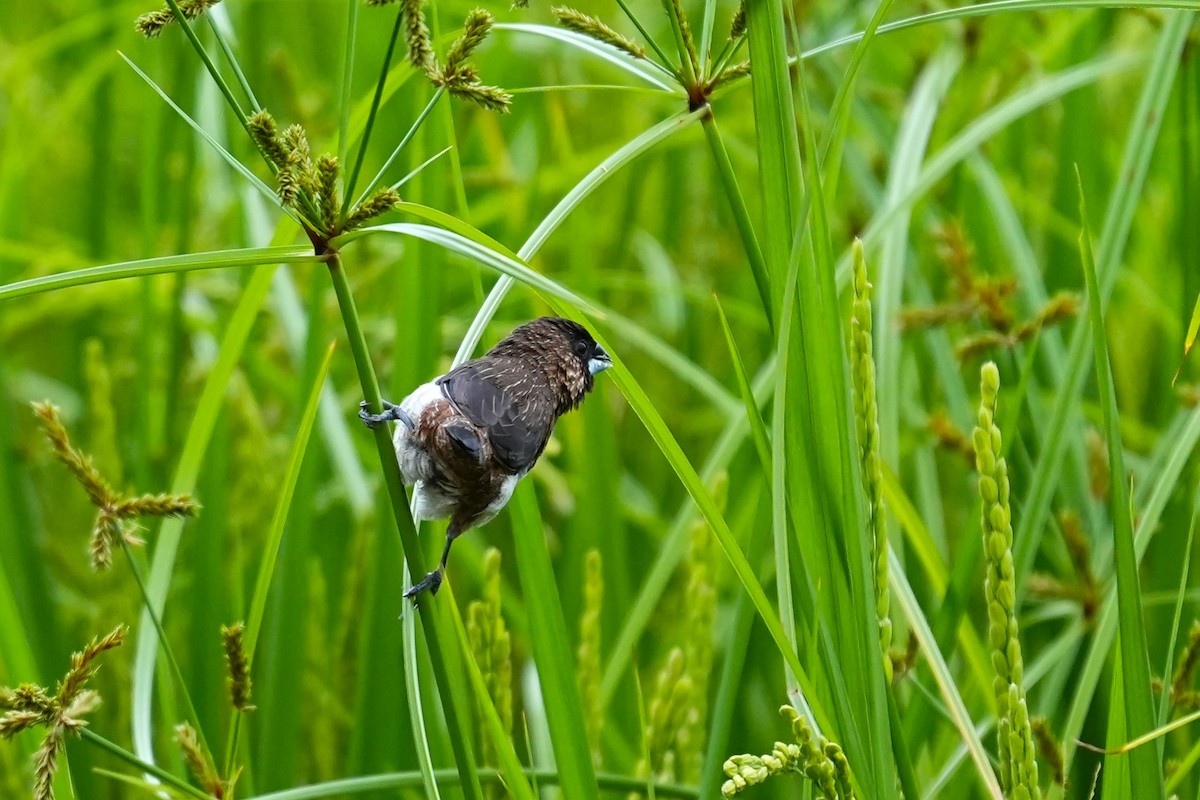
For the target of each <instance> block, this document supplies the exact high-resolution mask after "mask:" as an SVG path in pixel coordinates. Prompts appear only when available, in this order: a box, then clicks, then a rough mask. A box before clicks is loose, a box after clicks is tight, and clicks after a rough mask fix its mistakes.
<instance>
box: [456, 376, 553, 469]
mask: <svg viewBox="0 0 1200 800" xmlns="http://www.w3.org/2000/svg"><path fill="white" fill-rule="evenodd" d="M507 366H512V367H517V368H518V369H519V365H507V364H503V363H493V364H488V363H480V362H478V361H469V362H467V363H466V364H463V365H462V366H460V367H457V368H455V369H453V370H451V371H450V372H448V373H446V374H445V375H443V376H442V377H441V378H439V379H438V384H439V385H440V386H441V389H442V393H443V394H444V395H445V396H446V399H448V400H449V401H450V402H451V403H453V404H454V406H455V407H456V408H457V409H458V410H459V412H460V413H462V414H463V415H464V416H466V417H467V418H468V419H469V420H471V422H473V423H475V424H476V425H478V426H479V427H480V428H483V429H484V430H485V431H487V435H488V441H489V442H490V443H491V446H492V453H493V455H494V457H495V459H496V461H498V462H499V463H500V464H501V466H503V467H504V468H505V469H507V470H509V471H510V472H513V473H522V472H526V471H528V470H529V468H531V467H532V466H533V464H534V462H535V461H537V460H538V457H539V456H540V455H541V454H542V451H543V450H544V449H545V448H546V442H547V441H549V439H550V433H551V431H552V430H554V420H555V415H554V403H553V399H552V396H551V395H550V392H549V389H548V387H547V388H540V387H539V386H537V385H529V384H524V385H522V386H521V387H520V388H521V389H524V391H518V389H517V388H516V387H514V384H515V383H517V382H518V379H517V377H516V376H517V374H519V373H513V374H508V372H509V371H508V370H506V369H505V367H507ZM526 380H528V377H526Z"/></svg>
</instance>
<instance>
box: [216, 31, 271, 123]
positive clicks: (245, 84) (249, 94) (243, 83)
mask: <svg viewBox="0 0 1200 800" xmlns="http://www.w3.org/2000/svg"><path fill="white" fill-rule="evenodd" d="M208 27H209V29H210V30H211V31H212V32H213V38H215V39H216V40H217V46H218V47H220V48H221V52H222V53H223V54H224V55H225V60H226V61H228V62H229V66H230V68H231V69H232V70H233V76H234V77H235V78H237V82H238V86H240V87H242V91H243V92H245V93H246V99H247V100H249V101H250V107H251V108H253V109H254V110H255V111H256V112H258V111H262V105H260V104H259V102H258V98H257V97H255V95H254V90H253V89H251V88H250V81H248V80H246V73H245V72H243V71H242V65H241V64H239V63H238V60H237V57H236V56H234V54H233V48H232V47H230V46H229V40H228V39H226V38H225V35H224V34H222V33H221V29H220V28H218V27H217V23H216V22H215V21H214V20H213V18H212V15H211V14H209V15H208Z"/></svg>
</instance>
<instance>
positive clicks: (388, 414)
mask: <svg viewBox="0 0 1200 800" xmlns="http://www.w3.org/2000/svg"><path fill="white" fill-rule="evenodd" d="M380 402H381V403H383V413H382V414H372V413H371V412H370V411H368V410H367V401H366V400H363V401H362V402H361V403H359V404H358V418H359V419H361V420H362V421H363V424H364V425H366V426H367V427H368V428H374V427H375V426H376V425H379V424H380V423H383V422H386V421H388V420H393V421H396V422H402V423H404V427H406V428H408V429H409V430H412V428H413V421H412V417H410V416H409V415H408V414H406V413H404V409H402V408H400V406H398V405H396V404H395V403H389V402H388V401H387V400H381V401H380Z"/></svg>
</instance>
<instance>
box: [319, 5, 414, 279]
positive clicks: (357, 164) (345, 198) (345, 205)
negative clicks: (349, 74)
mask: <svg viewBox="0 0 1200 800" xmlns="http://www.w3.org/2000/svg"><path fill="white" fill-rule="evenodd" d="M403 20H404V10H403V6H401V7H400V8H398V9H397V10H396V24H395V25H393V26H392V37H391V38H390V39H388V46H387V52H386V53H384V55H383V68H382V69H381V70H380V71H379V82H378V83H376V84H375V96H374V97H373V98H371V111H370V113H369V114H367V124H366V126H364V127H363V133H362V141H361V142H359V145H358V156H357V157H356V158H355V159H354V169H353V170H352V171H351V173H350V180H349V181H347V182H346V189H345V191H343V192H342V216H345V215H346V211H347V209H349V208H350V198H351V197H352V196H353V195H354V185H355V184H356V183H358V173H359V172H361V171H362V165H363V159H364V158H365V157H366V155H367V144H368V142H370V140H371V129H372V128H374V127H375V115H376V114H377V113H379V104H380V102H381V101H382V100H383V87H384V86H385V85H386V84H387V77H388V70H389V69H390V68H391V66H392V55H393V54H394V53H395V52H396V40H397V39H398V38H399V37H400V23H401V22H402V21H403ZM346 145H347V146H349V142H347V143H346ZM332 267H333V262H330V268H331V269H332Z"/></svg>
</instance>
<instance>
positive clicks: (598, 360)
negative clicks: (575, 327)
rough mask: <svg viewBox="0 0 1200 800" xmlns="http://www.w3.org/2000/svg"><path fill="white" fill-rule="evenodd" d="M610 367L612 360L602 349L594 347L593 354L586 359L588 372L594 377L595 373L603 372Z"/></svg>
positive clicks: (598, 346)
mask: <svg viewBox="0 0 1200 800" xmlns="http://www.w3.org/2000/svg"><path fill="white" fill-rule="evenodd" d="M611 366H612V358H611V357H610V356H609V355H608V353H606V352H605V351H604V348H603V347H601V346H600V345H596V350H595V352H593V353H592V357H591V358H589V359H588V372H590V373H592V374H593V375H595V374H597V373H600V372H604V370H606V369H608V368H609V367H611Z"/></svg>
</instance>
